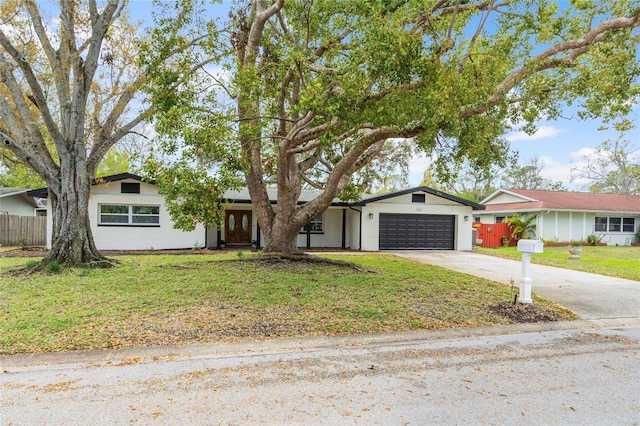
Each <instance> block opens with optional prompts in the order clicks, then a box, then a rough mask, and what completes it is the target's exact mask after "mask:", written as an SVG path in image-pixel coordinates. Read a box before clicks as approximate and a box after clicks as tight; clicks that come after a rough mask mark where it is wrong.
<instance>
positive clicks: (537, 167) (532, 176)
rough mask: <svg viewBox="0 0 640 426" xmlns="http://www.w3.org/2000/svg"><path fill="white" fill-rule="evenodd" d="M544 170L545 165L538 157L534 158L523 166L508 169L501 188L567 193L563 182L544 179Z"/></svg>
mask: <svg viewBox="0 0 640 426" xmlns="http://www.w3.org/2000/svg"><path fill="white" fill-rule="evenodd" d="M542 169H544V164H542V161H541V160H540V159H539V158H538V157H534V158H532V159H531V160H529V162H527V163H526V164H525V165H523V166H518V165H516V166H513V167H510V168H508V169H506V171H505V173H504V176H503V178H502V184H501V186H502V187H503V188H511V189H544V190H552V191H566V188H565V187H564V185H563V184H562V182H560V181H556V182H553V181H551V180H550V179H545V178H543V177H542Z"/></svg>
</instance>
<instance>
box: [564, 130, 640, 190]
mask: <svg viewBox="0 0 640 426" xmlns="http://www.w3.org/2000/svg"><path fill="white" fill-rule="evenodd" d="M583 160H584V162H585V164H584V166H576V167H574V168H573V169H571V171H572V178H571V180H572V181H575V180H577V179H586V180H588V181H589V183H588V184H586V185H585V188H587V189H589V191H591V192H605V193H611V194H640V148H638V147H634V146H633V145H632V144H631V142H630V141H629V140H626V139H623V138H622V136H620V137H619V138H618V139H617V140H615V141H613V142H612V141H609V140H607V141H604V142H603V143H602V144H601V145H600V146H598V148H597V149H596V150H595V152H594V153H593V154H590V155H585V156H584V157H583Z"/></svg>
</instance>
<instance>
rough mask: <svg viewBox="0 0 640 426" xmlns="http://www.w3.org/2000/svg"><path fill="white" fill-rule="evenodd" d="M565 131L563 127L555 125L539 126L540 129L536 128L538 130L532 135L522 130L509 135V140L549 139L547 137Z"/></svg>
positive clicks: (552, 136)
mask: <svg viewBox="0 0 640 426" xmlns="http://www.w3.org/2000/svg"><path fill="white" fill-rule="evenodd" d="M563 132H564V130H563V129H560V128H558V127H555V126H539V127H538V130H536V132H535V133H534V134H532V135H528V134H526V133H525V132H523V131H521V130H520V131H517V132H513V133H510V134H509V135H507V140H508V141H509V142H515V141H528V140H537V139H547V138H554V137H556V136H558V135H559V134H561V133H563Z"/></svg>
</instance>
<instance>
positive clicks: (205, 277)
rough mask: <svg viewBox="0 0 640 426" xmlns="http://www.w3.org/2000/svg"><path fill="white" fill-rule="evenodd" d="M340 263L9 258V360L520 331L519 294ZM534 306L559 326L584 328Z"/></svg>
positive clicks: (474, 281)
mask: <svg viewBox="0 0 640 426" xmlns="http://www.w3.org/2000/svg"><path fill="white" fill-rule="evenodd" d="M331 258H332V259H336V260H340V259H341V260H345V261H347V262H354V263H355V264H357V265H358V266H359V268H358V269H354V268H353V267H349V266H343V265H329V266H327V265H318V264H314V263H308V262H293V263H291V262H273V263H265V262H256V261H254V260H252V259H255V258H254V257H253V255H246V254H245V255H236V254H229V253H227V254H206V255H182V256H167V255H154V256H122V257H118V259H119V260H120V261H121V262H122V263H121V265H120V266H119V267H117V268H113V269H106V270H88V269H87V270H82V269H80V270H63V271H62V272H60V273H57V274H49V275H30V276H25V275H14V274H10V273H7V272H8V271H9V270H11V269H15V268H17V267H19V266H23V265H25V264H26V263H27V262H29V259H22V258H0V273H3V275H2V278H1V279H0V281H1V283H0V303H1V304H2V305H3V306H2V311H1V312H0V327H1V329H2V335H1V336H0V353H3V354H12V353H23V352H42V351H60V350H67V349H90V348H91V349H95V348H121V347H127V346H146V345H166V344H184V343H196V342H214V341H236V340H241V339H267V338H275V337H290V336H303V335H306V336H312V335H331V334H347V333H363V332H380V331H394V330H411V329H440V328H448V327H473V326H480V325H490V324H508V323H511V322H514V320H511V319H509V318H508V317H507V316H505V309H504V307H505V306H504V305H505V304H507V306H508V301H510V300H512V299H513V294H514V293H513V292H515V291H516V289H512V288H510V287H509V286H505V285H501V284H497V283H494V282H491V281H487V280H484V279H481V278H476V277H472V276H469V275H464V274H459V273H456V272H451V271H447V270H444V269H441V268H438V267H434V266H428V265H425V264H422V263H419V262H416V261H412V260H407V259H401V258H398V257H395V256H389V255H379V254H367V255H335V256H331ZM535 302H536V303H535V304H534V305H530V306H532V307H536V308H537V309H539V310H540V311H541V312H542V311H544V313H545V315H546V314H551V315H552V317H553V316H556V317H555V318H552V319H575V316H573V315H572V314H570V313H569V312H567V311H565V310H562V309H559V308H558V307H557V306H554V305H553V304H552V303H550V302H547V301H544V300H541V299H535ZM549 308H552V309H549Z"/></svg>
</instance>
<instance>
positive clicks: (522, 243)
mask: <svg viewBox="0 0 640 426" xmlns="http://www.w3.org/2000/svg"><path fill="white" fill-rule="evenodd" d="M543 249H544V244H543V243H542V241H540V240H519V241H518V251H520V252H522V277H521V278H520V296H519V297H518V302H520V303H532V302H533V300H531V255H532V254H534V253H542V252H543Z"/></svg>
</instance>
